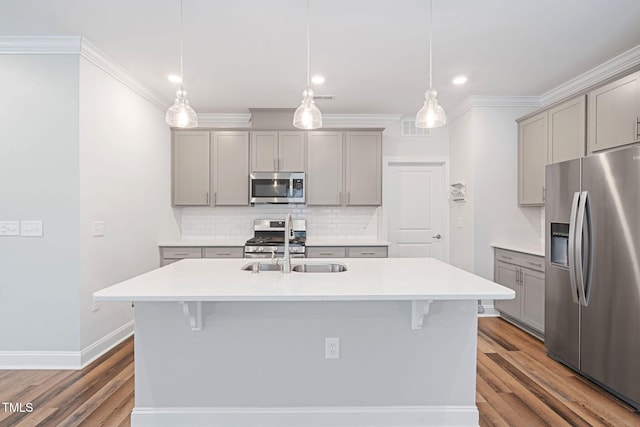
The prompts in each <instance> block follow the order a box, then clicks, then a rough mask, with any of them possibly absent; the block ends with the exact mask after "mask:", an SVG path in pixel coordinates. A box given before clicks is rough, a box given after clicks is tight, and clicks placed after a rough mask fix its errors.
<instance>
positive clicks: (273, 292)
mask: <svg viewBox="0 0 640 427" xmlns="http://www.w3.org/2000/svg"><path fill="white" fill-rule="evenodd" d="M249 262H251V261H250V260H247V259H185V260H182V261H178V262H176V263H173V264H170V265H167V266H165V267H162V268H159V269H157V270H153V271H150V272H148V273H145V274H142V275H140V276H137V277H134V278H132V279H129V280H125V281H124V282H120V283H118V284H115V285H113V286H110V287H108V288H105V289H102V290H100V291H97V292H95V293H94V294H93V295H94V298H95V299H96V300H101V301H367V300H469V299H513V298H514V297H515V294H514V292H513V291H512V290H511V289H508V288H506V287H503V286H500V285H498V284H497V283H494V282H491V281H489V280H486V279H484V278H482V277H479V276H476V275H474V274H471V273H468V272H466V271H464V270H461V269H459V268H456V267H453V266H451V265H449V264H446V263H444V262H441V261H438V260H435V259H432V258H376V259H363V258H348V259H323V260H322V261H317V260H316V261H310V260H306V261H305V263H327V262H336V263H343V264H346V265H347V268H348V270H347V271H345V272H342V273H295V272H292V273H290V274H283V273H280V272H260V273H251V272H249V271H242V270H241V269H240V268H241V267H242V266H243V265H245V264H247V263H249ZM300 262H301V261H298V260H295V261H293V263H292V264H297V263H300Z"/></svg>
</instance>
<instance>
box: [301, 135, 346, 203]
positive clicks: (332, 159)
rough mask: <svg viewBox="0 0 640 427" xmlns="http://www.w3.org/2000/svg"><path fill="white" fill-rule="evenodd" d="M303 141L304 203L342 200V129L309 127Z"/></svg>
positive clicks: (340, 201) (339, 201) (337, 201)
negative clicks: (313, 128)
mask: <svg viewBox="0 0 640 427" xmlns="http://www.w3.org/2000/svg"><path fill="white" fill-rule="evenodd" d="M308 138H309V139H308V142H307V175H306V181H307V195H306V196H307V205H309V206H312V205H323V206H336V205H338V206H339V205H341V204H342V132H331V131H312V132H309V134H308Z"/></svg>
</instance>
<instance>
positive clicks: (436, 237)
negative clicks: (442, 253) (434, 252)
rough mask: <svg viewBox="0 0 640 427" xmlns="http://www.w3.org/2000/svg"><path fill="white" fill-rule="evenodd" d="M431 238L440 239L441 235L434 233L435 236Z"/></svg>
mask: <svg viewBox="0 0 640 427" xmlns="http://www.w3.org/2000/svg"><path fill="white" fill-rule="evenodd" d="M433 238H434V239H436V240H440V239H442V236H441V235H439V234H436V235H435V236H433Z"/></svg>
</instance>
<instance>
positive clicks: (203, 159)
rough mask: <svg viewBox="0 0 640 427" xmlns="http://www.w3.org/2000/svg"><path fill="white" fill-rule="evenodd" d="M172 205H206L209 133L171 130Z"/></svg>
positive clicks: (207, 194) (207, 196) (207, 201)
mask: <svg viewBox="0 0 640 427" xmlns="http://www.w3.org/2000/svg"><path fill="white" fill-rule="evenodd" d="M172 166H173V168H172V169H173V170H172V176H173V186H172V187H173V191H172V196H173V197H172V199H173V204H174V206H206V205H208V204H209V132H203V131H174V132H173V156H172Z"/></svg>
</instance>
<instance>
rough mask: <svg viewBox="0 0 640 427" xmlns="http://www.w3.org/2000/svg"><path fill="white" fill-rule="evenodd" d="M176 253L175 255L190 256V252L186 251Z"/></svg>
mask: <svg viewBox="0 0 640 427" xmlns="http://www.w3.org/2000/svg"><path fill="white" fill-rule="evenodd" d="M174 255H175V256H189V254H188V253H186V252H181V253H176V254H174Z"/></svg>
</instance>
